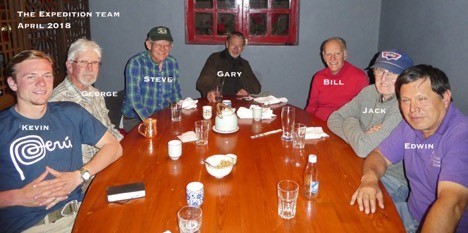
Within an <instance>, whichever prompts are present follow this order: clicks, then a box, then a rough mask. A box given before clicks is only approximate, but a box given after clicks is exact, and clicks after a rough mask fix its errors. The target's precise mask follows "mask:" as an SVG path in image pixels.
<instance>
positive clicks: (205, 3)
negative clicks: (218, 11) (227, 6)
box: [195, 0, 213, 8]
mask: <svg viewBox="0 0 468 233" xmlns="http://www.w3.org/2000/svg"><path fill="white" fill-rule="evenodd" d="M195 8H213V0H195Z"/></svg>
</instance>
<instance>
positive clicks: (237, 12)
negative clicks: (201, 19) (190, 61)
mask: <svg viewBox="0 0 468 233" xmlns="http://www.w3.org/2000/svg"><path fill="white" fill-rule="evenodd" d="M267 1H268V8H265V9H254V8H252V9H251V8H250V6H249V0H236V1H235V4H236V6H235V7H234V8H231V9H218V6H217V4H218V1H217V0H212V5H213V8H195V2H196V0H185V22H186V30H185V42H186V43H187V44H224V42H225V41H226V35H218V34H217V33H215V32H217V24H216V23H212V25H211V32H212V33H211V34H210V35H200V34H196V33H195V30H196V27H195V14H197V13H208V14H212V17H213V18H212V22H218V14H222V13H229V14H233V15H234V23H235V30H236V31H240V32H242V33H243V34H244V35H245V37H246V39H247V41H248V43H249V45H297V44H298V32H299V20H298V19H299V0H289V9H279V8H278V9H275V8H271V6H272V2H273V0H267ZM256 13H262V14H265V15H266V16H267V17H266V19H267V22H266V25H267V28H266V34H265V35H251V34H250V29H249V26H250V25H249V19H250V18H249V17H250V15H251V14H256ZM274 14H289V15H290V17H289V28H288V29H289V30H288V33H287V35H272V30H273V29H272V26H271V25H272V23H271V22H272V16H273V15H274Z"/></svg>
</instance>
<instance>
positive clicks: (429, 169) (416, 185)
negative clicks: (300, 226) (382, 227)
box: [351, 65, 468, 232]
mask: <svg viewBox="0 0 468 233" xmlns="http://www.w3.org/2000/svg"><path fill="white" fill-rule="evenodd" d="M395 90H396V93H397V97H398V100H399V102H400V108H401V111H402V114H403V117H404V119H405V121H402V122H401V123H400V124H399V125H398V126H397V127H396V128H395V129H394V130H393V131H392V133H391V134H390V136H389V137H388V138H387V139H385V140H384V141H383V142H382V143H381V144H380V145H379V146H378V147H377V148H376V149H375V150H374V151H372V152H371V154H370V155H369V156H368V157H367V158H366V160H365V162H364V168H363V176H362V179H361V185H360V186H359V188H358V189H357V190H356V192H355V193H354V195H353V197H352V198H351V204H352V205H353V204H354V203H355V202H357V203H358V206H359V210H361V211H365V213H366V214H368V213H374V212H375V211H376V205H378V206H379V207H380V208H384V203H383V198H382V192H381V190H380V188H379V186H378V181H379V179H380V178H381V177H382V176H383V175H384V173H385V170H386V169H387V168H388V166H389V165H390V164H393V163H397V162H399V161H401V160H404V163H405V169H406V175H407V177H408V180H409V184H410V189H411V192H410V195H409V198H408V202H407V204H406V202H399V203H395V205H396V207H397V209H398V212H399V214H400V217H401V218H402V220H403V223H404V224H405V228H406V230H407V232H415V231H417V230H418V229H421V230H422V231H423V232H468V211H467V209H466V208H467V207H468V205H467V203H468V169H467V168H468V118H467V117H466V116H465V115H463V114H462V113H461V112H460V111H459V110H458V109H457V108H456V107H455V106H454V104H453V103H452V101H451V91H450V84H449V81H448V78H447V76H446V75H445V73H444V72H442V71H441V70H439V69H437V68H434V67H432V66H428V65H418V66H414V67H412V68H409V69H407V70H405V71H404V72H403V73H402V74H401V75H400V76H399V77H398V79H397V81H396V83H395Z"/></svg>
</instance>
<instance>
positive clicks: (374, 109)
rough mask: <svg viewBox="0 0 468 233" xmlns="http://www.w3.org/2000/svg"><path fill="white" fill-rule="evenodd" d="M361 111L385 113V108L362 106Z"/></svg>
mask: <svg viewBox="0 0 468 233" xmlns="http://www.w3.org/2000/svg"><path fill="white" fill-rule="evenodd" d="M362 113H387V109H385V108H364V111H362Z"/></svg>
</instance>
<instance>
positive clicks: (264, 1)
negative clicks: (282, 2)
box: [249, 0, 268, 9]
mask: <svg viewBox="0 0 468 233" xmlns="http://www.w3.org/2000/svg"><path fill="white" fill-rule="evenodd" d="M249 6H250V9H266V8H268V0H249Z"/></svg>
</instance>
